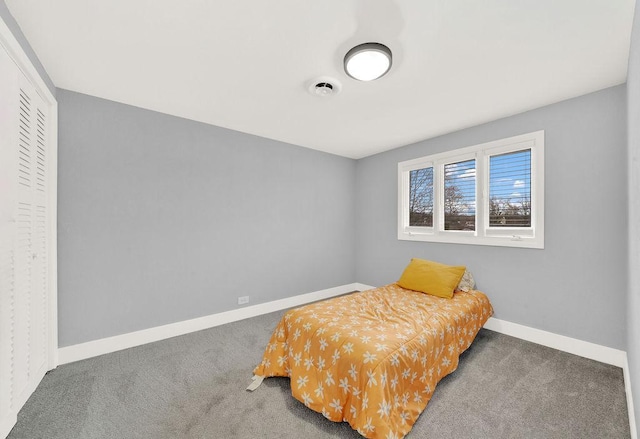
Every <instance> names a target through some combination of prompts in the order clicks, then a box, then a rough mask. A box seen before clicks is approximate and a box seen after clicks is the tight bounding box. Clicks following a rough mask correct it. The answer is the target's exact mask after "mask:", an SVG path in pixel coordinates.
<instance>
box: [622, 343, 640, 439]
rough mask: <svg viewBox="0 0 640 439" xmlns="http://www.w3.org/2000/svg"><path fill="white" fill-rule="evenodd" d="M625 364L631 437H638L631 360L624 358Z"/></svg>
mask: <svg viewBox="0 0 640 439" xmlns="http://www.w3.org/2000/svg"><path fill="white" fill-rule="evenodd" d="M624 360H625V361H624V366H623V367H622V372H623V374H624V390H625V392H626V393H627V409H628V410H629V429H630V430H631V437H632V438H637V437H638V429H637V426H636V412H635V410H634V408H633V394H632V393H631V374H630V373H629V360H628V358H626V355H625V359H624Z"/></svg>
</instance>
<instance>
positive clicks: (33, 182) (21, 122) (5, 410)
mask: <svg viewBox="0 0 640 439" xmlns="http://www.w3.org/2000/svg"><path fill="white" fill-rule="evenodd" d="M0 84H2V85H0V99H1V102H2V103H1V104H0V136H1V137H0V140H1V141H2V143H1V144H0V294H1V295H0V427H3V425H4V424H5V423H6V424H7V425H8V424H12V423H13V422H15V415H16V414H17V412H18V411H19V410H20V408H21V407H22V406H23V405H24V403H25V402H26V400H27V399H28V398H29V396H30V395H31V393H33V391H34V390H35V388H36V387H37V385H38V384H39V382H40V380H41V379H42V377H43V376H44V374H45V372H46V371H47V365H48V356H49V352H48V343H49V336H48V331H49V315H48V303H49V298H48V272H47V270H48V261H47V254H48V242H47V240H48V230H49V228H48V216H47V215H48V212H47V208H48V206H47V200H48V197H47V195H48V194H47V189H48V188H47V175H46V172H47V130H48V126H47V107H46V105H45V103H44V101H43V100H42V98H41V97H40V96H39V95H38V93H37V92H36V91H35V88H34V86H33V85H32V84H31V83H30V82H29V81H28V80H27V79H26V78H25V77H24V76H23V74H22V73H21V72H20V71H19V69H17V67H16V65H15V64H14V63H13V61H12V60H11V59H10V58H9V56H8V54H7V53H6V52H5V51H4V49H3V48H2V47H1V46H0ZM0 431H7V430H6V428H1V429H0Z"/></svg>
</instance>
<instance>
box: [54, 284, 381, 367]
mask: <svg viewBox="0 0 640 439" xmlns="http://www.w3.org/2000/svg"><path fill="white" fill-rule="evenodd" d="M371 288H373V287H371V286H368V285H364V284H361V283H352V284H347V285H341V286H339V287H334V288H328V289H326V290H320V291H314V292H311V293H306V294H300V295H298V296H293V297H287V298H286V299H280V300H274V301H272V302H267V303H261V304H258V305H252V306H247V307H243V308H238V309H234V310H231V311H225V312H221V313H218V314H211V315H208V316H204V317H199V318H196V319H191V320H185V321H182V322H176V323H171V324H168V325H163V326H156V327H154V328H149V329H143V330H141V331H135V332H129V333H127V334H122V335H116V336H114V337H107V338H102V339H99V340H93V341H89V342H86V343H80V344H76V345H72V346H66V347H63V348H59V349H58V361H59V363H58V364H66V363H71V362H73V361H78V360H84V359H86V358H91V357H96V356H98V355H103V354H108V353H110V352H115V351H120V350H122V349H128V348H132V347H135V346H140V345H143V344H146V343H152V342H154V341H160V340H164V339H167V338H171V337H176V336H179V335H184V334H188V333H190V332H195V331H201V330H203V329H208V328H213V327H214V326H219V325H224V324H225V323H231V322H235V321H238V320H243V319H248V318H250V317H255V316H259V315H262V314H268V313H270V312H274V311H280V310H283V309H287V308H291V307H295V306H300V305H304V304H307V303H311V302H315V301H317V300H324V299H328V298H331V297H335V296H339V295H341V294H345V293H349V292H351V291H364V290H368V289H371Z"/></svg>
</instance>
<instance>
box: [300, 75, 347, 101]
mask: <svg viewBox="0 0 640 439" xmlns="http://www.w3.org/2000/svg"><path fill="white" fill-rule="evenodd" d="M341 89H342V85H341V84H340V82H338V80H337V79H334V78H329V77H326V76H322V77H320V78H316V79H314V80H313V81H311V82H310V83H309V87H308V90H309V93H311V94H312V95H315V96H320V97H322V98H326V97H329V96H333V95H336V94H338V93H340V90H341Z"/></svg>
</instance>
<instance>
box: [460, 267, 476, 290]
mask: <svg viewBox="0 0 640 439" xmlns="http://www.w3.org/2000/svg"><path fill="white" fill-rule="evenodd" d="M475 286H476V281H475V279H474V278H473V274H471V272H470V271H469V270H465V271H464V274H463V275H462V279H460V283H459V284H458V287H457V288H456V290H458V291H464V292H465V293H468V292H469V291H470V290H473V289H474V288H475Z"/></svg>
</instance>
